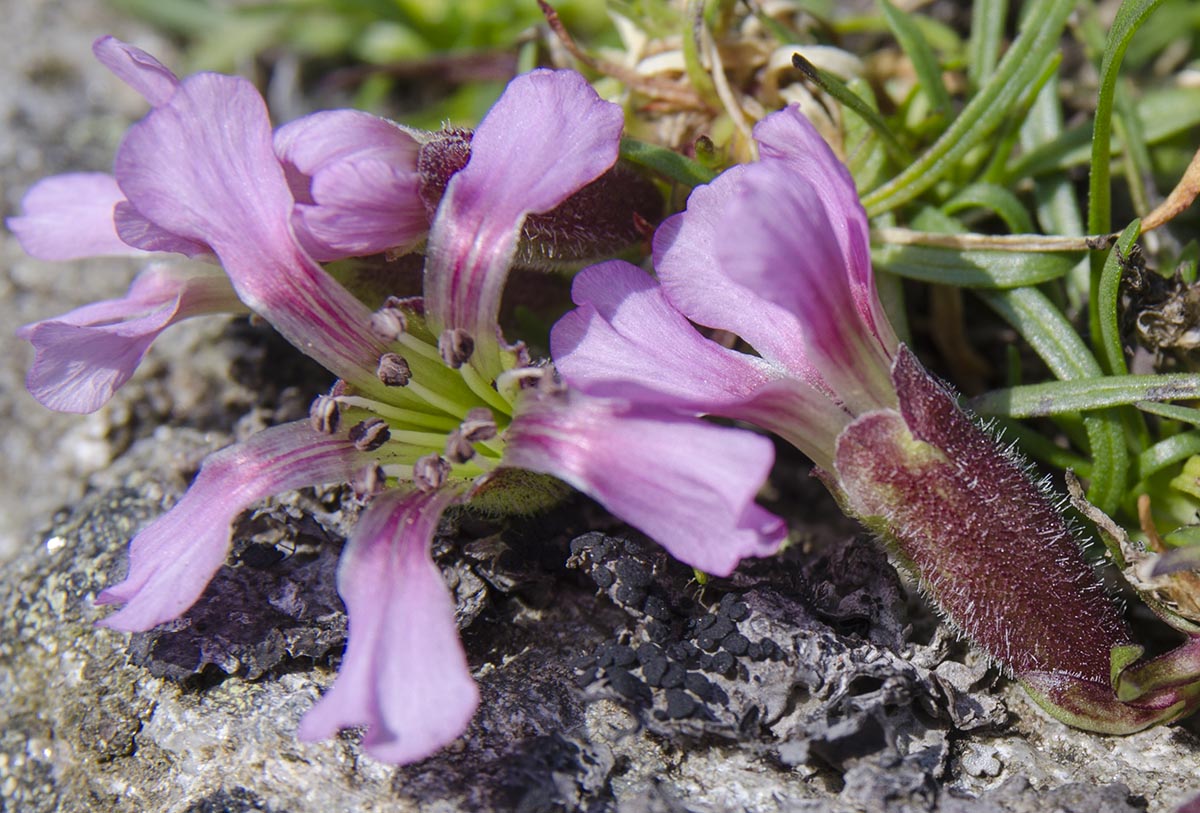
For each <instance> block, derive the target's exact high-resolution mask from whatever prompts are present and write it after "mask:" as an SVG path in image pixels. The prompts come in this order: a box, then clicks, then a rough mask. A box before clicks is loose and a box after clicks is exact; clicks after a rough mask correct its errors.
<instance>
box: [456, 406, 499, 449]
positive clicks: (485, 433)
mask: <svg viewBox="0 0 1200 813" xmlns="http://www.w3.org/2000/svg"><path fill="white" fill-rule="evenodd" d="M459 431H460V432H462V436H463V438H464V439H465V440H466V441H468V442H469V443H478V442H479V441H482V440H491V439H492V438H494V437H496V432H497V429H496V416H495V414H493V413H492V411H491V410H490V409H488V408H487V407H475V408H474V409H472V410H470V411H469V412H468V413H467V416H466V418H464V419H463V422H462V426H461V427H460V428H459Z"/></svg>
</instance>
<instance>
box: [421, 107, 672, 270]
mask: <svg viewBox="0 0 1200 813" xmlns="http://www.w3.org/2000/svg"><path fill="white" fill-rule="evenodd" d="M471 137H472V132H471V131H470V130H464V129H459V128H452V129H446V130H442V131H440V132H437V133H431V134H430V135H429V137H428V140H427V141H425V142H424V143H423V144H422V145H421V148H420V151H419V153H418V155H417V175H418V177H419V179H420V181H419V194H420V197H421V202H422V203H424V204H425V210H426V212H427V213H428V216H429V220H430V222H432V221H433V217H434V215H435V214H436V213H437V208H438V204H439V203H440V202H441V200H442V195H444V194H445V192H446V186H447V184H449V183H450V178H451V177H453V175H454V173H456V172H458V171H459V170H460V169H462V168H463V167H465V166H466V165H467V161H468V160H470V158H471ZM662 212H663V198H662V194H661V193H660V192H659V191H658V189H657V188H656V187H655V185H654V183H653V182H651V181H650V180H649V179H648V178H646V177H645V176H643V175H642V174H640V173H639V172H637V171H636V170H634V169H632V168H630V167H627V166H625V165H623V164H621V163H617V164H614V165H613V166H612V167H611V168H609V169H608V170H607V171H605V172H604V173H603V174H602V175H600V177H598V178H596V180H594V181H592V182H591V183H589V184H587V185H586V186H584V187H583V188H582V189H580V190H579V191H577V192H575V193H574V194H573V195H571V196H570V197H568V198H567V199H566V200H564V201H563V202H562V203H560V204H559V205H558V206H556V207H555V208H553V209H551V210H550V211H548V212H542V213H539V214H531V215H529V216H528V217H526V218H525V222H524V224H523V225H522V228H521V241H520V243H519V245H518V247H517V253H516V256H515V257H514V258H513V262H514V264H515V265H518V266H524V267H530V268H543V267H547V266H554V265H557V264H560V263H566V264H571V263H578V262H582V261H585V260H591V259H597V258H600V257H604V256H608V255H611V254H613V253H615V252H618V251H620V250H622V249H624V248H627V247H628V246H631V245H633V244H634V243H636V242H637V241H638V240H641V239H643V238H645V237H646V235H647V233H648V232H649V231H650V230H651V229H652V225H651V224H654V223H657V222H658V220H659V219H660V218H661V217H662Z"/></svg>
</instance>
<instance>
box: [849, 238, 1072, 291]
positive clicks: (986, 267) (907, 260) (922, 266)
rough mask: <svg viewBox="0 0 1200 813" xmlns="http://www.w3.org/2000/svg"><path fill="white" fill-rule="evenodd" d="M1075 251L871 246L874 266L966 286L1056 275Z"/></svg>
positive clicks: (1022, 282) (1031, 281) (1017, 283)
mask: <svg viewBox="0 0 1200 813" xmlns="http://www.w3.org/2000/svg"><path fill="white" fill-rule="evenodd" d="M1082 256H1083V255H1082V254H1081V253H1079V252H1062V253H1049V252H1032V251H1030V252H1019V251H983V250H969V251H962V250H958V249H951V248H938V247H934V246H904V245H884V246H875V247H873V248H872V249H871V259H872V261H873V262H874V264H875V266H876V267H877V268H883V269H885V270H887V271H889V272H891V273H893V274H897V275H899V276H902V277H907V278H909V279H919V280H922V281H924V282H937V283H941V284H945V285H959V286H965V287H968V288H1018V287H1021V286H1026V285H1037V284H1039V283H1042V282H1048V281H1049V280H1052V279H1058V278H1059V277H1062V276H1063V275H1064V274H1066V273H1067V272H1068V271H1070V270H1071V269H1072V268H1074V267H1075V266H1076V265H1077V264H1078V263H1079V260H1080V258H1081V257H1082Z"/></svg>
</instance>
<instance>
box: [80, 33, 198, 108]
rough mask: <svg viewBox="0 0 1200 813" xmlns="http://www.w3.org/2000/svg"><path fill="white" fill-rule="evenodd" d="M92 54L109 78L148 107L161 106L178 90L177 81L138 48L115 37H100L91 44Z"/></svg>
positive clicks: (171, 74) (172, 74)
mask: <svg viewBox="0 0 1200 813" xmlns="http://www.w3.org/2000/svg"><path fill="white" fill-rule="evenodd" d="M92 53H93V54H95V55H96V59H98V60H99V61H100V64H102V65H104V67H106V68H108V69H109V70H110V71H112V72H113V75H114V76H116V77H117V78H118V79H120V80H121V81H122V82H124V83H125V84H127V85H129V86H130V87H131V88H133V89H134V90H136V91H137V92H138V93H140V94H142V96H143V97H144V98H145V99H146V101H148V102H149V103H150V104H151V106H153V107H158V106H160V105H164V104H166V103H167V101H168V100H170V98H171V94H173V93H174V92H175V88H177V87H179V78H178V77H177V76H175V74H174V73H173V72H172V71H171V70H170V69H169V68H168V67H167V66H166V65H164V64H162V63H161V62H159V61H158V60H157V59H155V58H154V57H152V56H150V54H148V53H146V52H145V51H143V50H142V49H141V48H135V47H134V46H132V45H129V44H127V43H124V42H121V41H120V40H119V39H117V38H116V37H101V38H100V39H98V40H96V41H95V42H94V43H92Z"/></svg>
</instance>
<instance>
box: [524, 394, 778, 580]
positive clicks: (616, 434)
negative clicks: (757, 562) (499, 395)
mask: <svg viewBox="0 0 1200 813" xmlns="http://www.w3.org/2000/svg"><path fill="white" fill-rule="evenodd" d="M507 441H508V443H507V445H506V447H505V452H504V461H503V462H504V463H505V464H506V465H511V466H516V467H519V468H523V469H527V470H529V471H539V472H543V473H545V474H551V475H554V476H555V477H558V478H559V479H560V480H563V481H564V482H566V483H568V484H570V485H571V486H573V487H575V488H576V489H578V490H579V491H582V492H583V493H584V494H587V495H588V496H590V497H592V498H593V499H595V500H596V501H598V502H599V503H600V504H602V505H603V506H604V507H605V508H607V509H608V510H609V511H611V512H612V513H613V514H615V515H616V516H618V517H620V518H621V519H623V520H625V521H626V522H628V523H629V524H630V525H633V526H634V527H636V528H638V529H639V530H641V531H642V532H644V533H646V534H647V535H649V536H650V537H652V538H653V539H654V540H655V541H656V542H658V543H659V544H660V545H662V546H663V547H664V548H666V549H667V550H668V551H669V552H670V553H671V555H672V556H674V557H675V558H676V559H679V560H680V561H681V562H684V563H686V564H689V565H691V566H693V567H697V568H700V569H701V570H704V571H705V572H708V573H714V574H718V575H722V576H724V575H728V574H729V573H730V572H732V571H733V569H734V568H735V567H736V566H737V563H738V562H739V561H740V560H741V559H744V558H745V557H747V556H769V555H771V554H772V553H774V552H775V551H776V550H778V548H779V545H780V544H782V542H783V540H784V538H785V537H786V535H787V528H786V526H785V524H784V522H783V520H781V519H780V518H779V517H776V516H775V515H773V514H771V513H769V512H767V511H766V510H764V509H763V508H761V507H760V506H758V505H757V504H756V503H755V502H754V497H755V495H756V494H757V493H758V490H759V489H760V488H761V487H762V485H763V482H764V481H765V480H766V477H767V474H768V473H769V472H770V470H771V464H772V463H773V462H774V459H775V449H774V447H773V445H772V444H771V441H769V440H768V439H767V438H765V437H762V436H760V435H755V434H753V433H751V432H747V431H744V430H741V429H729V428H725V427H721V426H716V425H714V424H710V423H706V422H704V421H701V420H698V419H696V418H692V417H686V416H680V415H678V414H672V413H668V412H666V411H663V410H660V409H653V408H641V407H635V406H631V405H629V404H627V403H624V402H620V401H612V400H601V399H597V398H588V397H586V396H583V395H579V394H572V395H569V396H564V397H561V398H558V397H545V396H543V397H537V396H533V395H529V396H527V397H526V398H525V399H523V400H522V401H521V402H520V403H519V404H518V407H517V414H516V416H515V417H514V419H513V422H512V424H511V425H510V426H509V428H508V432H507Z"/></svg>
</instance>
